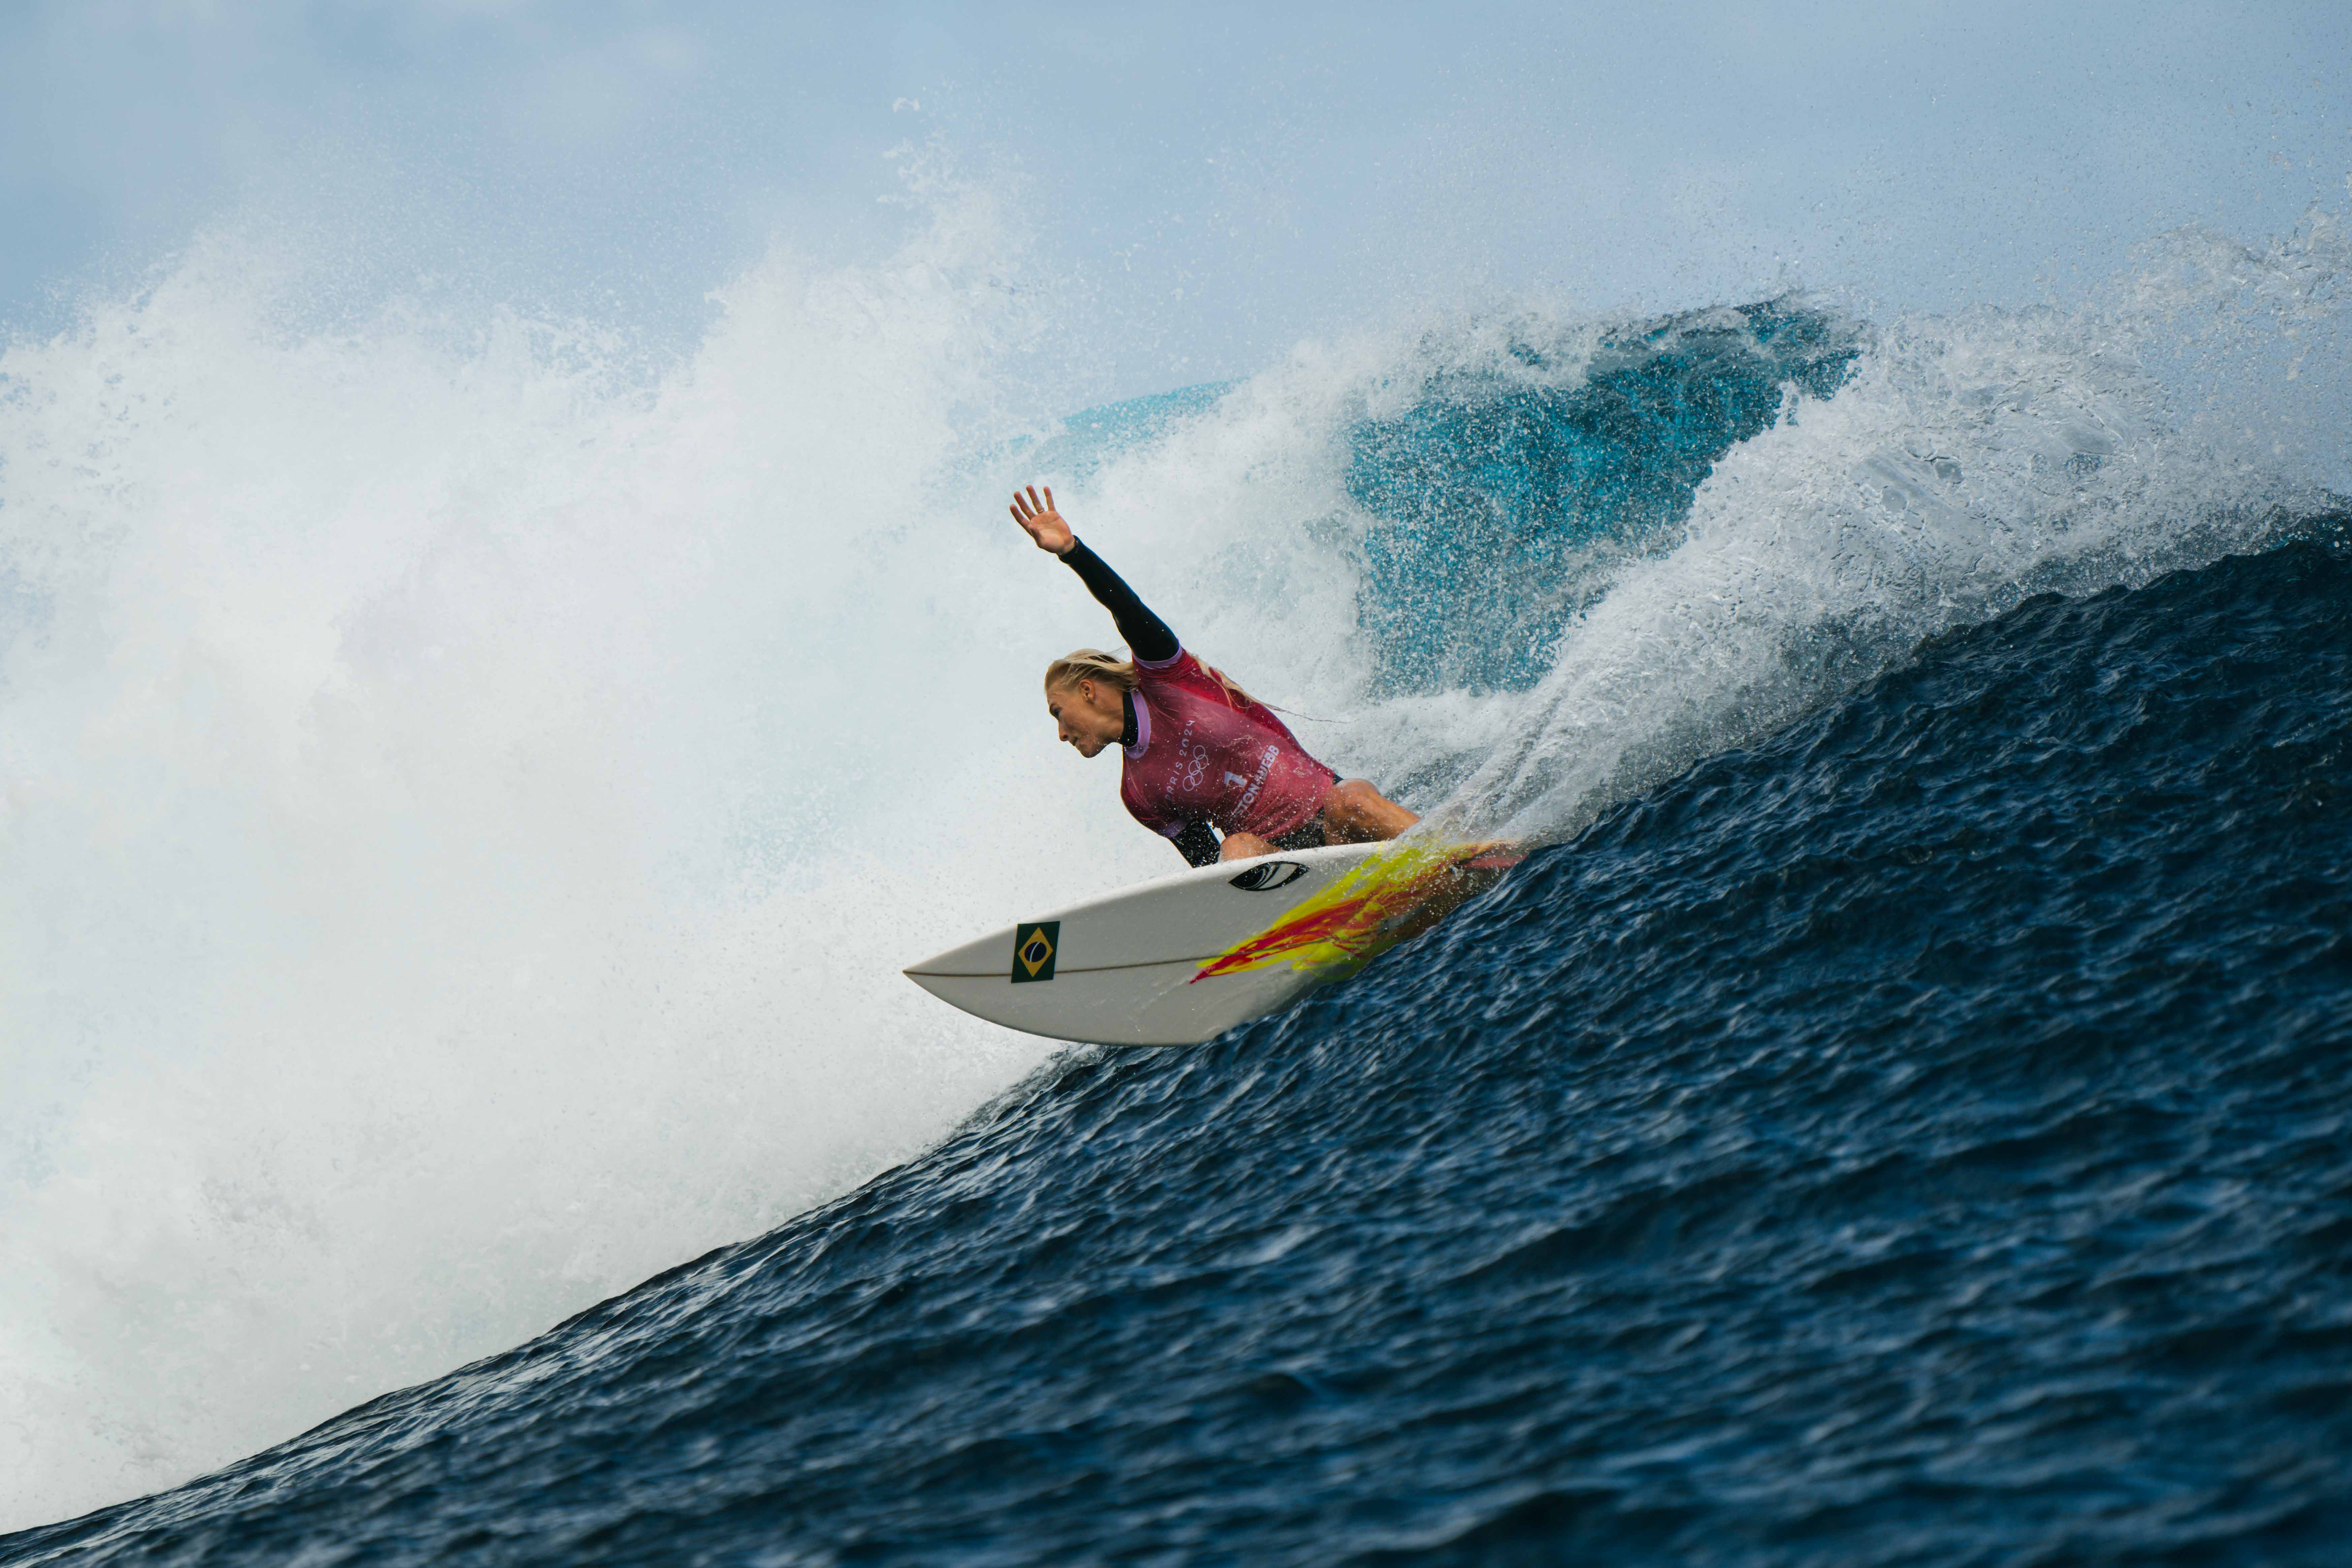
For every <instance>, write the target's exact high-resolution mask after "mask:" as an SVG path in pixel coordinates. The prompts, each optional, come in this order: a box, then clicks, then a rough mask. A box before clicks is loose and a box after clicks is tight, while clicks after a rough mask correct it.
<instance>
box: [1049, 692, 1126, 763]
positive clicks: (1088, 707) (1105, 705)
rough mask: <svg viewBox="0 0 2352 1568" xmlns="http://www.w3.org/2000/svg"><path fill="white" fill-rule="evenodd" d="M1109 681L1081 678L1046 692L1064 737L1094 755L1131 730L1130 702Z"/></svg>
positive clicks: (1084, 753)
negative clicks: (1129, 726) (1127, 702)
mask: <svg viewBox="0 0 2352 1568" xmlns="http://www.w3.org/2000/svg"><path fill="white" fill-rule="evenodd" d="M1118 695H1119V694H1118V691H1117V690H1115V689H1111V688H1110V687H1109V686H1108V683H1107V682H1104V681H1099V680H1081V681H1079V682H1078V683H1077V684H1076V685H1075V686H1061V687H1056V688H1055V689H1053V690H1051V691H1049V692H1047V693H1046V694H1045V711H1046V712H1048V713H1051V714H1052V715H1053V716H1054V722H1055V724H1058V725H1059V726H1061V731H1062V739H1063V740H1065V741H1067V742H1069V743H1070V744H1071V745H1073V746H1076V748H1077V749H1078V755H1080V756H1082V757H1091V756H1093V755H1094V754H1095V753H1096V752H1099V751H1101V750H1102V749H1103V748H1104V747H1105V746H1108V745H1109V744H1110V743H1111V742H1114V741H1116V740H1118V738H1119V737H1120V736H1121V735H1124V734H1125V733H1127V706H1126V704H1124V703H1122V702H1121V701H1119V700H1118Z"/></svg>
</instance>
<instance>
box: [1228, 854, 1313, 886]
mask: <svg viewBox="0 0 2352 1568" xmlns="http://www.w3.org/2000/svg"><path fill="white" fill-rule="evenodd" d="M1305 875H1307V868H1306V867H1304V866H1302V865H1300V864H1299V863H1298V862H1297V861H1296V860H1264V861H1260V862H1259V863H1258V864H1257V865H1255V866H1253V867H1251V868H1249V869H1248V870H1246V871H1244V872H1243V873H1242V874H1241V875H1240V876H1238V877H1234V878H1231V879H1229V880H1231V881H1232V883H1233V885H1234V887H1236V888H1239V889H1241V890H1242V891H1243V892H1244V893H1270V892H1272V891H1273V890H1274V889H1276V888H1286V887H1288V886H1290V884H1291V883H1293V882H1296V881H1297V880H1298V879H1299V878H1301V877H1304V876H1305Z"/></svg>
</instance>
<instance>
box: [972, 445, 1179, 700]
mask: <svg viewBox="0 0 2352 1568" xmlns="http://www.w3.org/2000/svg"><path fill="white" fill-rule="evenodd" d="M1012 510H1013V521H1015V522H1017V523H1019V524H1020V525H1021V527H1022V529H1023V531H1025V532H1026V533H1027V534H1028V535H1029V537H1030V538H1031V539H1033V540H1035V541H1036V542H1037V548H1038V549H1040V550H1042V551H1044V552H1046V553H1047V554H1049V555H1058V556H1060V557H1061V558H1062V564H1064V565H1065V566H1067V567H1068V568H1069V569H1070V570H1071V571H1073V572H1076V574H1078V581H1079V582H1081V583H1084V584H1086V585H1087V593H1089V594H1092V595H1094V596H1095V602H1096V603H1097V604H1099V605H1102V607H1103V608H1104V609H1106V610H1108V611H1109V612H1110V618H1111V622H1112V624H1113V625H1115V626H1118V635H1119V637H1120V638H1121V639H1122V640H1123V641H1125V642H1126V644H1127V646H1128V647H1129V649H1130V650H1131V651H1132V652H1133V653H1134V655H1135V657H1136V658H1139V659H1141V660H1143V661H1144V662H1145V663H1147V664H1165V663H1167V662H1168V661H1169V660H1170V659H1171V658H1175V657H1176V655H1177V654H1178V653H1179V652H1180V651H1181V648H1180V647H1179V645H1178V643H1177V641H1176V634H1175V633H1174V632H1171V631H1170V630H1169V629H1168V623H1167V622H1165V621H1163V620H1161V619H1160V617H1159V616H1155V615H1153V614H1152V613H1151V612H1150V609H1148V608H1147V607H1145V605H1144V603H1143V601H1142V600H1141V599H1139V598H1137V597H1136V595H1135V590H1134V589H1132V588H1130V587H1129V586H1128V585H1127V584H1126V583H1125V582H1124V581H1123V580H1122V579H1121V578H1120V577H1119V574H1118V573H1116V572H1114V571H1112V570H1111V569H1110V567H1109V566H1108V565H1107V564H1105V563H1104V561H1103V558H1102V557H1101V556H1099V555H1097V554H1096V553H1095V552H1093V551H1091V550H1089V549H1087V547H1086V545H1085V543H1084V542H1081V541H1080V540H1079V538H1078V536H1077V535H1076V534H1075V533H1072V532H1071V531H1070V525H1069V522H1068V521H1067V520H1066V519H1065V518H1064V517H1063V516H1062V514H1061V513H1060V512H1058V511H1056V510H1054V490H1053V487H1052V486H1050V485H1048V486H1047V487H1045V499H1044V500H1038V499H1037V487H1036V486H1035V485H1031V486H1030V487H1029V491H1028V493H1027V494H1026V495H1024V494H1023V493H1022V492H1021V491H1019V490H1015V491H1013V509H1012Z"/></svg>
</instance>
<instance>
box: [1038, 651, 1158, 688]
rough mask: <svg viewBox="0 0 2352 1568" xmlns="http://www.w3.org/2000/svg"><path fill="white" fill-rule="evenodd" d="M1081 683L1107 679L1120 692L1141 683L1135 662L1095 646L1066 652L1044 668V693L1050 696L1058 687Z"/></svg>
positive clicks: (1141, 678) (1141, 679)
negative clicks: (1082, 681)
mask: <svg viewBox="0 0 2352 1568" xmlns="http://www.w3.org/2000/svg"><path fill="white" fill-rule="evenodd" d="M1081 680H1108V681H1109V682H1110V683H1111V684H1112V685H1113V686H1116V687H1118V689H1120V690H1121V691H1132V690H1134V689H1136V688H1137V687H1139V686H1140V685H1142V684H1143V677H1142V676H1141V675H1139V674H1138V673H1137V671H1136V668H1135V661H1134V660H1133V659H1131V658H1118V657H1117V656H1115V655H1112V654H1108V653H1105V652H1103V650H1102V649H1100V648H1098V647H1082V648H1079V649H1077V650H1076V652H1074V653H1066V654H1064V655H1063V656H1062V657H1061V658H1057V659H1055V661H1054V662H1053V663H1051V664H1049V665H1047V666H1046V667H1045V690H1046V693H1047V694H1048V695H1051V694H1052V692H1053V689H1054V688H1055V687H1057V686H1076V684H1077V683H1078V682H1079V681H1081Z"/></svg>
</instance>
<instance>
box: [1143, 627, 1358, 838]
mask: <svg viewBox="0 0 2352 1568" xmlns="http://www.w3.org/2000/svg"><path fill="white" fill-rule="evenodd" d="M1136 669H1137V671H1138V672H1139V674H1140V675H1141V676H1142V677H1143V685H1142V687H1141V689H1139V690H1138V691H1137V692H1136V694H1135V744H1134V745H1132V746H1130V747H1128V748H1127V750H1126V755H1127V775H1126V778H1125V779H1124V780H1123V781H1122V782H1121V784H1119V788H1118V797H1119V799H1121V800H1122V801H1124V802H1126V803H1127V809H1128V810H1129V812H1130V813H1132V814H1133V816H1134V817H1135V820H1136V821H1138V822H1140V823H1141V824H1143V826H1146V827H1149V828H1150V829H1151V830H1152V831H1153V832H1155V833H1160V834H1164V835H1166V836H1167V837H1170V838H1173V837H1176V836H1177V835H1178V834H1180V833H1181V832H1183V831H1184V829H1185V828H1186V827H1188V826H1191V825H1192V824H1193V823H1195V822H1205V823H1208V824H1209V825H1210V826H1213V827H1214V828H1216V829H1217V831H1218V832H1220V833H1255V834H1257V835H1258V836H1259V837H1264V838H1274V837H1279V836H1280V835H1282V834H1285V833H1288V832H1290V831H1292V830H1293V829H1295V828H1297V827H1299V826H1303V825H1304V824H1305V823H1306V822H1307V819H1308V818H1310V817H1312V816H1314V815H1315V813H1316V811H1317V810H1318V808H1319V807H1320V806H1321V805H1322V804H1323V796H1324V794H1325V792H1327V791H1328V790H1329V789H1330V787H1331V782H1332V773H1331V770H1330V769H1329V768H1327V767H1325V766H1324V765H1323V764H1322V763H1318V762H1317V761H1316V760H1315V759H1314V758H1313V757H1310V756H1308V755H1307V751H1306V748H1305V747H1303V746H1301V745H1300V744H1299V743H1298V741H1297V737H1295V736H1294V735H1292V734H1291V732H1290V731H1289V730H1288V729H1287V728H1286V727H1285V726H1284V724H1283V722H1282V721H1281V720H1279V719H1277V718H1276V717H1275V716H1274V715H1273V714H1272V713H1271V712H1269V711H1268V710H1266V708H1265V704H1263V703H1260V702H1255V701H1245V702H1243V703H1240V704H1239V705H1238V706H1236V705H1235V704H1234V702H1232V701H1231V700H1229V699H1228V698H1227V696H1226V693H1225V689H1224V688H1223V687H1222V686H1220V685H1218V684H1217V678H1216V677H1215V676H1213V675H1211V674H1210V673H1209V672H1208V671H1207V670H1206V669H1203V668H1202V667H1201V661H1200V660H1199V659H1197V658H1193V657H1192V654H1190V653H1189V652H1186V651H1185V650H1184V649H1182V648H1179V649H1177V651H1176V657H1175V658H1171V659H1162V660H1160V662H1159V663H1157V664H1147V663H1145V662H1143V661H1142V660H1140V659H1139V660H1137V661H1136Z"/></svg>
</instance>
